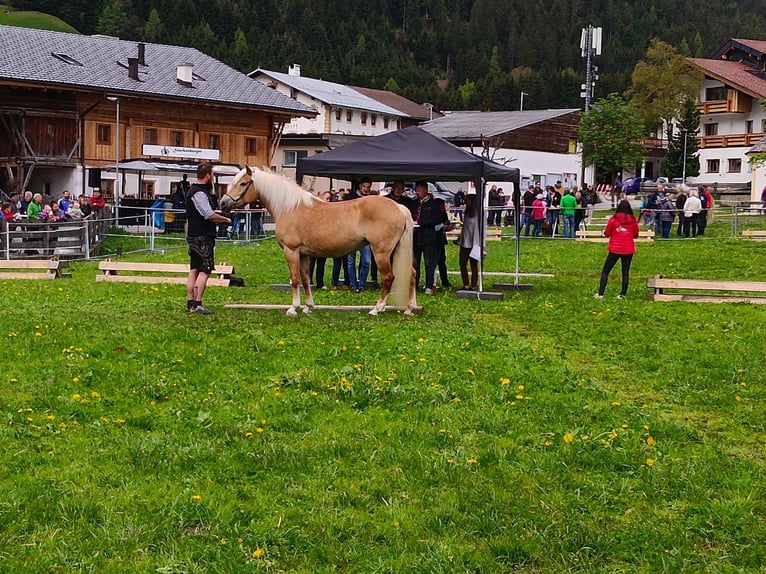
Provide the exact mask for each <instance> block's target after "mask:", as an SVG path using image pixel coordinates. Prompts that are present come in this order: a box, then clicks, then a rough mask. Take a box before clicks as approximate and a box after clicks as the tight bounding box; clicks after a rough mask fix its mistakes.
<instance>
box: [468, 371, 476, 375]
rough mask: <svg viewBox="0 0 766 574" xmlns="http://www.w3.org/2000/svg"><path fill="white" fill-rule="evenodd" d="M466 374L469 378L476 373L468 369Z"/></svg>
mask: <svg viewBox="0 0 766 574" xmlns="http://www.w3.org/2000/svg"><path fill="white" fill-rule="evenodd" d="M468 374H469V375H471V376H474V375H476V373H474V372H473V369H468Z"/></svg>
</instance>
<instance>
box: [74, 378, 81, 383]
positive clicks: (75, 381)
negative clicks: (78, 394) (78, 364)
mask: <svg viewBox="0 0 766 574" xmlns="http://www.w3.org/2000/svg"><path fill="white" fill-rule="evenodd" d="M72 382H73V383H79V382H80V377H72Z"/></svg>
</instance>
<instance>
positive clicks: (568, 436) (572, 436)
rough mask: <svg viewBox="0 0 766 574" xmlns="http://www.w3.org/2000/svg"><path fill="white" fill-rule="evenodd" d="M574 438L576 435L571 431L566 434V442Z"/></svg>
mask: <svg viewBox="0 0 766 574" xmlns="http://www.w3.org/2000/svg"><path fill="white" fill-rule="evenodd" d="M573 440H574V435H573V434H572V433H571V432H568V433H566V434H565V435H564V442H565V443H567V444H569V443H570V442H572V441H573Z"/></svg>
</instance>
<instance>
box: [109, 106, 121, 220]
mask: <svg viewBox="0 0 766 574" xmlns="http://www.w3.org/2000/svg"><path fill="white" fill-rule="evenodd" d="M106 99H107V100H109V101H110V102H115V103H116V104H117V126H116V127H117V129H116V130H115V146H114V155H115V164H114V221H115V225H119V224H120V98H118V97H117V96H108V97H107V98H106Z"/></svg>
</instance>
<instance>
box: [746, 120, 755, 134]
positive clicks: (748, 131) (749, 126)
mask: <svg viewBox="0 0 766 574" xmlns="http://www.w3.org/2000/svg"><path fill="white" fill-rule="evenodd" d="M745 133H746V134H751V133H753V120H747V121H746V122H745Z"/></svg>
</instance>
